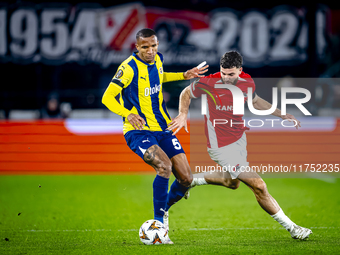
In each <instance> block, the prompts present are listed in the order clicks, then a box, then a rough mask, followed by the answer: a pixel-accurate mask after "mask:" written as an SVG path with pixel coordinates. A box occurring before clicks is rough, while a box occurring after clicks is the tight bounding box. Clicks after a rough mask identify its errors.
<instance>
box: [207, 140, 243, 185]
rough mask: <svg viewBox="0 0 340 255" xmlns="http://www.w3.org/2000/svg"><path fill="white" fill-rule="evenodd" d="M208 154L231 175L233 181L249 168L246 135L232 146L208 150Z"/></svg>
mask: <svg viewBox="0 0 340 255" xmlns="http://www.w3.org/2000/svg"><path fill="white" fill-rule="evenodd" d="M208 153H209V155H210V158H211V159H212V160H214V161H215V162H216V163H217V164H219V165H220V166H221V167H222V169H223V171H228V172H229V173H230V175H231V178H232V179H236V178H237V177H238V176H239V174H240V173H242V172H244V171H245V170H246V169H247V167H248V166H249V163H248V161H247V137H246V134H245V133H243V135H242V137H241V138H240V139H238V140H237V141H236V142H234V143H232V144H229V145H227V146H224V147H221V148H217V149H211V148H208Z"/></svg>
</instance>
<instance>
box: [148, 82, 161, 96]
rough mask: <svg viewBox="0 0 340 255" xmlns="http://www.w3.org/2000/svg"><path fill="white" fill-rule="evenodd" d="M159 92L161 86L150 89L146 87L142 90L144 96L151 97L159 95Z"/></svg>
mask: <svg viewBox="0 0 340 255" xmlns="http://www.w3.org/2000/svg"><path fill="white" fill-rule="evenodd" d="M160 91H161V85H160V84H159V85H155V86H154V87H152V88H149V87H146V88H145V89H144V96H146V97H147V96H151V95H153V94H156V93H159V92H160Z"/></svg>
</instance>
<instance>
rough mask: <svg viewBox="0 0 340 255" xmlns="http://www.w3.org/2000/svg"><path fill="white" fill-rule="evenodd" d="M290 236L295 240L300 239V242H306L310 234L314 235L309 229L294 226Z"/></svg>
mask: <svg viewBox="0 0 340 255" xmlns="http://www.w3.org/2000/svg"><path fill="white" fill-rule="evenodd" d="M289 233H290V235H291V236H292V238H294V239H299V240H306V239H307V238H308V237H309V235H310V234H312V233H313V232H312V230H310V229H308V228H303V227H301V226H298V225H295V224H294V225H293V228H292V229H291V230H290V231H289Z"/></svg>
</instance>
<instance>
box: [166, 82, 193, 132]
mask: <svg viewBox="0 0 340 255" xmlns="http://www.w3.org/2000/svg"><path fill="white" fill-rule="evenodd" d="M190 102H191V95H190V86H188V87H186V88H185V89H183V91H182V92H181V95H180V96H179V109H178V112H179V113H178V116H177V117H176V118H174V119H173V120H172V121H171V122H170V123H169V126H168V128H167V130H175V129H177V130H176V131H175V132H174V133H173V135H175V134H177V132H178V131H180V130H181V129H182V127H184V130H185V131H186V132H187V133H189V131H188V122H187V118H188V112H189V105H190Z"/></svg>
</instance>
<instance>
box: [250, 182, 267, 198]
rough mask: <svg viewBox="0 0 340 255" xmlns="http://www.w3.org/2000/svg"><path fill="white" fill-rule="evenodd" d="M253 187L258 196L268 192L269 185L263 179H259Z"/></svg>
mask: <svg viewBox="0 0 340 255" xmlns="http://www.w3.org/2000/svg"><path fill="white" fill-rule="evenodd" d="M253 189H254V192H255V194H256V195H258V196H261V195H265V194H266V193H267V192H268V191H267V185H266V183H265V182H264V181H263V180H261V181H258V182H257V183H256V184H255V186H254V187H253Z"/></svg>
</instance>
